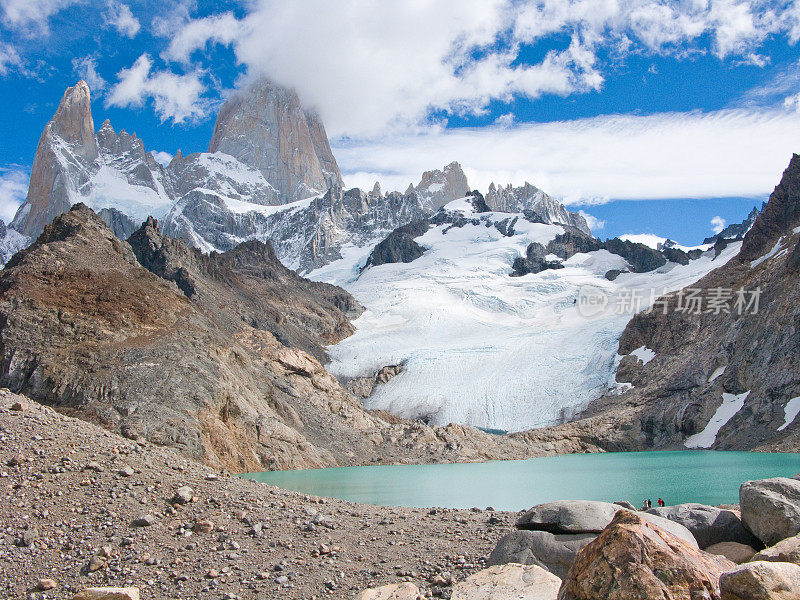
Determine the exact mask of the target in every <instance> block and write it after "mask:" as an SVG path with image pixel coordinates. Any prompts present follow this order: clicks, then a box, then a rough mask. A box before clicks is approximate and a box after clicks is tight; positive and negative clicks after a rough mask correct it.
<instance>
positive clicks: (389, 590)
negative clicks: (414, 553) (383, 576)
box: [356, 582, 423, 600]
mask: <svg viewBox="0 0 800 600" xmlns="http://www.w3.org/2000/svg"><path fill="white" fill-rule="evenodd" d="M422 598H423V596H422V594H420V592H419V588H418V587H417V586H415V585H414V584H413V583H408V582H406V583H391V584H389V585H382V586H381V587H376V588H369V589H366V590H364V591H363V592H361V593H360V594H359V595H358V596H356V600H421V599H422Z"/></svg>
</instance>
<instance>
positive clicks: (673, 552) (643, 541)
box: [559, 510, 735, 600]
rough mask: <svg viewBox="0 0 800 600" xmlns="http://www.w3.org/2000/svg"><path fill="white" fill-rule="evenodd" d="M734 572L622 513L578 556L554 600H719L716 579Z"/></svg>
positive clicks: (712, 557)
mask: <svg viewBox="0 0 800 600" xmlns="http://www.w3.org/2000/svg"><path fill="white" fill-rule="evenodd" d="M734 567H735V564H734V563H732V562H731V561H729V560H727V559H726V558H723V557H721V556H715V555H712V554H707V553H705V552H703V551H701V550H698V549H696V548H693V547H692V546H690V545H689V544H687V543H686V542H684V541H683V540H681V539H679V538H677V537H675V536H673V535H671V534H669V533H667V532H666V531H664V530H663V529H661V528H659V527H656V526H655V525H652V524H650V523H648V522H647V521H645V520H644V519H642V518H640V517H639V516H637V515H636V514H635V513H633V512H630V511H625V510H623V511H620V512H619V513H617V515H616V516H615V517H614V520H613V521H612V522H611V523H610V524H609V526H608V527H607V528H606V529H605V530H604V531H603V533H601V534H600V535H599V536H598V538H597V539H596V540H594V541H593V542H591V543H590V544H589V545H588V546H586V547H585V548H583V549H582V550H581V551H580V552H579V553H578V556H577V558H576V559H575V562H574V563H573V564H572V567H571V568H570V570H569V573H568V574H567V578H566V579H565V580H564V584H563V586H562V588H561V592H560V594H559V598H560V599H561V600H595V599H596V600H631V599H633V598H642V599H645V598H646V599H647V600H658V599H663V600H667V599H669V600H694V599H696V598H708V599H710V600H720V598H721V596H720V590H719V577H720V575H721V574H722V573H723V572H725V571H726V570H729V569H732V568H734Z"/></svg>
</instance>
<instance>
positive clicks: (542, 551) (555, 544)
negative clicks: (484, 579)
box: [488, 531, 597, 579]
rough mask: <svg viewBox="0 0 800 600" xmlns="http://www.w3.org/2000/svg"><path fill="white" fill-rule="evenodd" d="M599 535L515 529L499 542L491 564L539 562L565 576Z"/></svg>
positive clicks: (555, 573) (529, 563) (531, 563)
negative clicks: (577, 558)
mask: <svg viewBox="0 0 800 600" xmlns="http://www.w3.org/2000/svg"><path fill="white" fill-rule="evenodd" d="M596 537H597V536H596V535H595V534H593V533H564V534H555V533H549V532H547V531H512V532H510V533H508V534H506V535H504V536H503V537H502V538H500V541H499V542H497V546H495V548H494V550H492V553H491V554H489V560H488V564H489V565H490V566H494V565H504V564H507V563H518V564H522V565H537V566H539V567H543V568H545V569H547V570H548V571H550V572H551V573H553V574H554V575H557V576H558V577H561V578H562V579H563V578H564V577H565V576H566V575H567V571H569V568H570V566H571V565H572V562H573V561H574V560H575V557H576V556H577V554H578V551H579V550H580V549H581V548H583V547H584V546H585V545H586V544H588V543H589V542H591V541H592V540H593V539H595V538H596Z"/></svg>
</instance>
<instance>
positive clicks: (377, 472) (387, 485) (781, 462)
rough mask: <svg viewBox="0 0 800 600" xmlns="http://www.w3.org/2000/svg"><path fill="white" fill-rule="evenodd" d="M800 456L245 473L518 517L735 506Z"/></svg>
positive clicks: (318, 490)
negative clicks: (594, 508) (615, 508)
mask: <svg viewBox="0 0 800 600" xmlns="http://www.w3.org/2000/svg"><path fill="white" fill-rule="evenodd" d="M798 472H800V454H777V453H776V454H770V453H761V452H713V451H682V452H663V451H661V452H619V453H606V454H570V455H562V456H552V457H544V458H533V459H529V460H514V461H496V462H486V463H462V464H445V465H396V466H368V467H341V468H336V469H309V470H303V471H268V472H264V473H250V474H247V475H243V477H247V478H250V479H254V480H256V481H260V482H264V483H268V484H270V485H275V486H278V487H281V488H284V489H288V490H295V491H298V492H303V493H306V494H312V495H315V496H325V497H330V498H341V499H343V500H349V501H352V502H361V503H365V504H377V505H383V506H408V507H421V508H427V507H444V508H470V507H473V506H477V507H481V508H483V507H487V506H492V507H494V508H495V509H497V510H509V511H516V510H521V509H523V508H529V507H531V506H533V505H535V504H539V503H542V502H548V501H551V500H567V499H574V500H603V501H606V502H613V501H615V500H628V501H629V502H632V503H633V504H634V505H636V506H637V507H638V506H640V505H641V504H642V500H643V499H645V498H650V499H652V500H653V503H654V504H655V501H656V499H657V498H663V499H664V501H665V502H666V503H667V504H680V503H683V502H700V503H702V504H712V505H716V504H734V503H738V501H739V485H741V483H743V482H744V481H748V480H752V479H763V478H767V477H778V476H783V477H792V476H793V475H795V474H797V473H798Z"/></svg>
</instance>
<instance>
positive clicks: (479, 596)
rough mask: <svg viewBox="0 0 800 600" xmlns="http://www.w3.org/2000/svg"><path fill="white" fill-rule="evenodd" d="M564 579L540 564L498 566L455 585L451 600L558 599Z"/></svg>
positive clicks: (479, 572)
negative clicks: (539, 565)
mask: <svg viewBox="0 0 800 600" xmlns="http://www.w3.org/2000/svg"><path fill="white" fill-rule="evenodd" d="M560 587H561V580H560V579H559V578H558V577H556V576H555V575H553V574H552V573H549V572H548V571H545V570H544V569H542V568H541V567H537V566H536V565H529V566H525V565H517V564H507V565H496V566H493V567H489V568H488V569H484V570H483V571H478V572H477V573H475V574H474V575H470V576H469V577H467V579H466V580H464V581H462V582H461V583H457V584H456V585H455V586H453V595H452V596H451V600H519V599H520V598H524V599H525V600H556V599H557V598H558V589H559V588H560Z"/></svg>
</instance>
